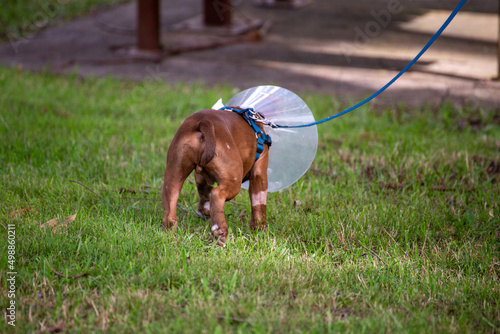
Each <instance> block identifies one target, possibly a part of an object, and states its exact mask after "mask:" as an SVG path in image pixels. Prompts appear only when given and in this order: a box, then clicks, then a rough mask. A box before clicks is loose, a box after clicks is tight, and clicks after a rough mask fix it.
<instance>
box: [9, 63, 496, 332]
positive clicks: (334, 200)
mask: <svg viewBox="0 0 500 334" xmlns="http://www.w3.org/2000/svg"><path fill="white" fill-rule="evenodd" d="M0 86H1V87H2V99H0V136H1V138H0V139H1V140H0V173H1V188H0V197H1V201H2V205H1V206H0V222H1V226H0V230H1V236H0V238H1V240H3V241H6V240H7V226H8V224H13V225H14V226H15V231H16V239H15V240H16V256H15V264H14V265H15V270H16V271H17V276H16V279H17V280H16V296H15V301H16V305H17V310H16V311H17V319H16V327H15V329H16V330H17V332H19V333H24V332H35V331H39V330H47V329H50V330H54V329H55V328H56V327H58V326H59V327H60V328H64V329H65V330H66V331H68V332H71V333H79V332H80V333H89V332H99V331H107V332H120V333H121V332H127V333H136V332H146V333H148V332H155V333H156V332H185V333H193V332H207V333H246V332H258V333H292V332H308V333H315V332H350V333H359V332H371V333H375V332H376V333H378V332H403V333H404V332H407V333H421V332H452V333H453V332H486V333H493V332H498V331H499V330H500V292H499V286H500V285H499V274H500V252H499V250H500V229H499V228H500V210H499V196H500V194H499V183H498V182H499V181H500V167H499V164H500V161H499V151H500V130H499V116H498V111H490V110H482V109H480V110H476V109H470V108H467V107H460V108H456V107H453V106H451V105H443V106H440V107H439V108H421V109H408V108H405V107H404V106H400V107H398V108H392V109H373V110H372V109H369V108H368V107H367V108H361V109H359V110H356V111H354V112H352V113H350V114H348V115H346V116H343V117H341V118H339V119H337V120H335V121H332V122H329V123H327V124H323V125H320V126H319V128H318V130H319V149H318V153H317V157H316V160H315V161H314V163H313V166H312V168H313V171H310V172H308V173H306V175H305V176H304V177H303V178H302V179H301V180H300V181H298V182H297V183H296V184H294V185H293V186H292V187H290V188H288V189H286V190H283V191H281V192H278V193H272V194H270V195H269V196H268V197H269V198H268V224H269V230H268V232H267V233H254V232H252V231H250V229H249V227H248V225H249V220H250V219H249V212H250V201H249V198H248V195H247V193H246V191H242V192H241V193H240V195H239V196H238V197H237V198H236V199H235V200H233V201H232V202H230V203H227V204H226V216H227V219H228V221H229V225H230V237H229V239H228V244H227V247H225V248H218V247H215V245H214V244H212V243H210V242H209V226H208V222H206V221H202V220H200V219H198V218H196V217H195V215H194V210H195V207H196V190H195V187H194V185H193V184H191V183H189V182H187V183H186V184H185V186H184V188H183V191H182V194H181V198H180V201H179V216H180V223H179V229H178V231H177V232H176V233H175V234H172V233H170V232H165V231H163V230H162V229H161V227H160V221H161V218H162V208H161V201H160V198H161V197H160V194H159V193H158V192H157V188H158V187H160V186H161V184H162V175H163V170H164V167H165V159H166V153H167V148H168V144H169V142H170V141H171V139H172V137H173V135H174V133H175V131H176V129H177V127H178V126H179V124H180V122H181V121H182V120H183V119H184V118H185V117H186V116H188V115H189V114H191V113H192V112H194V111H197V110H199V109H202V108H206V107H207V106H211V105H212V104H213V103H214V102H215V101H216V100H217V99H218V98H219V97H222V98H223V99H224V100H228V98H230V97H231V96H232V95H233V94H234V93H235V91H233V90H232V89H231V88H229V87H212V88H210V89H209V88H207V87H203V86H201V85H191V86H190V85H174V86H171V85H168V84H165V83H158V82H145V83H132V82H122V81H118V80H114V79H111V78H104V79H85V80H82V79H80V78H79V77H78V76H66V77H58V76H53V75H51V74H46V73H42V74H33V73H28V72H22V71H18V70H15V69H5V68H0ZM300 95H301V96H302V97H303V98H304V100H305V101H306V102H307V103H308V104H309V106H310V107H311V109H312V110H313V112H314V114H315V116H316V118H318V119H319V118H322V117H325V116H327V115H330V114H333V113H334V112H335V111H338V110H339V109H341V108H342V107H343V105H340V104H339V102H338V101H337V100H336V99H333V100H332V98H331V97H328V96H324V95H312V94H300ZM191 179H192V177H191ZM71 180H73V181H78V182H80V183H81V184H84V185H85V186H86V187H88V188H89V189H90V190H89V189H87V188H85V187H83V186H82V185H80V184H79V183H75V182H71ZM145 186H148V187H151V188H145ZM120 188H126V189H135V190H136V191H137V192H136V193H132V192H124V193H121V194H120V193H119V189H120ZM139 190H148V191H149V193H144V192H139ZM299 201H300V203H299ZM23 208H25V209H27V208H33V209H35V210H36V211H31V212H28V211H27V210H26V211H24V212H21V213H17V214H16V213H14V212H15V211H16V210H19V209H23ZM75 213H77V217H76V220H75V221H73V222H71V223H67V224H66V225H64V226H60V227H59V228H55V229H51V228H50V227H45V228H43V229H41V228H40V225H41V224H43V223H45V222H47V221H49V220H51V219H54V218H64V217H68V216H71V215H73V214H75ZM2 248H3V249H4V250H7V243H6V242H2ZM0 254H1V261H0V279H1V286H2V290H1V291H2V293H1V294H0V306H1V307H2V308H3V309H5V307H6V306H7V305H8V304H7V303H8V302H9V298H8V296H7V290H8V285H7V278H8V277H9V276H8V274H7V272H8V271H11V270H9V269H8V265H9V263H8V258H7V253H6V251H2V252H1V253H0ZM56 272H58V273H60V274H62V276H61V275H58V274H57V273H56ZM83 274H88V275H85V276H83V277H74V276H75V275H83ZM4 320H5V318H4ZM4 320H2V322H0V331H1V332H5V331H9V330H12V328H11V327H10V326H8V325H7V324H6V322H5V321H4Z"/></svg>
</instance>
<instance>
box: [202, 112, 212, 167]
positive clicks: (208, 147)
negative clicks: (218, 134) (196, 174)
mask: <svg viewBox="0 0 500 334" xmlns="http://www.w3.org/2000/svg"><path fill="white" fill-rule="evenodd" d="M198 129H199V131H200V132H201V140H202V141H203V146H204V147H203V154H202V155H201V160H200V166H205V165H206V164H208V163H209V162H210V161H212V159H213V158H214V156H215V132H214V125H213V124H212V122H210V120H208V119H204V120H202V121H200V123H199V124H198Z"/></svg>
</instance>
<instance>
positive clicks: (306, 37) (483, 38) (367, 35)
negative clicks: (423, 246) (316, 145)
mask: <svg viewBox="0 0 500 334" xmlns="http://www.w3.org/2000/svg"><path fill="white" fill-rule="evenodd" d="M458 2H459V1H458V0H453V1H452V0H441V1H432V0H413V1H410V0H389V1H383V0H355V1H352V0H337V1H332V0H314V1H313V2H312V4H310V5H308V6H306V7H304V8H301V9H296V10H285V9H266V8H261V7H256V6H254V5H253V4H252V2H251V1H242V0H233V5H234V8H233V9H232V10H233V14H234V16H233V17H236V18H237V19H238V20H239V21H241V20H242V21H243V22H245V20H249V22H250V21H251V20H252V19H259V20H261V21H262V22H263V23H265V25H264V28H265V29H267V32H266V34H265V36H264V38H263V39H261V40H260V41H256V40H255V38H253V37H255V36H254V35H250V36H247V37H248V38H247V39H245V41H241V40H239V38H237V37H235V36H232V35H228V34H224V31H213V30H210V31H190V30H189V29H185V28H182V27H183V25H182V22H185V20H187V19H190V18H192V17H195V16H197V15H199V14H200V13H201V11H202V9H201V4H202V1H201V0H168V1H167V0H165V1H163V2H162V13H161V20H162V21H161V25H162V43H163V45H164V46H165V49H166V50H167V51H168V52H167V53H169V54H167V55H165V56H164V57H163V58H162V59H161V61H160V62H151V61H138V60H133V59H130V57H127V56H125V55H123V54H121V53H120V52H119V50H120V49H122V48H123V47H124V46H130V45H134V44H135V15H136V14H135V3H128V4H123V5H118V6H116V7H113V8H111V9H109V10H106V11H101V12H97V13H93V14H91V15H89V16H86V17H82V18H79V19H76V20H74V21H72V22H69V23H67V24H61V25H57V26H55V27H52V28H48V29H45V30H44V31H42V32H40V33H39V34H37V35H36V36H22V38H21V39H19V40H17V41H11V42H10V43H5V44H3V45H1V46H0V63H3V64H7V65H9V66H21V67H22V68H25V69H33V70H39V69H44V68H49V69H50V70H52V71H54V72H57V73H72V72H74V71H78V73H80V74H81V75H82V76H89V75H93V76H104V75H108V74H110V75H113V76H116V77H120V78H130V79H134V80H144V79H148V78H149V79H152V80H160V79H161V80H164V81H166V82H171V83H174V82H202V83H205V84H207V85H209V86H212V85H214V84H229V85H232V86H235V87H237V88H240V89H245V88H249V87H252V86H256V85H262V84H276V85H280V86H283V87H285V88H288V89H291V90H293V91H295V92H304V91H312V92H323V93H328V94H331V95H332V96H335V97H340V98H341V99H344V100H351V101H357V100H358V99H360V98H362V97H366V96H367V95H369V94H370V93H372V92H374V91H375V90H377V89H378V88H380V87H382V86H383V85H384V84H385V83H386V82H387V81H389V80H390V79H391V78H392V77H393V76H394V75H395V74H396V73H397V72H398V71H399V70H400V69H402V68H403V67H404V66H405V65H406V64H407V63H408V62H409V61H410V60H411V59H412V58H413V57H414V56H415V55H416V54H417V53H418V52H419V51H420V49H421V48H422V47H423V46H424V45H425V43H426V42H427V41H428V40H429V38H430V37H431V35H432V34H433V33H434V32H435V31H436V30H437V29H438V28H439V26H440V25H441V24H442V23H443V22H444V20H445V19H446V17H447V16H448V15H449V13H450V12H451V11H452V10H453V8H454V7H455V5H456V4H457V3H458ZM497 13H498V1H497V0H469V3H468V4H467V5H466V7H465V8H464V11H463V12H461V13H459V15H458V16H457V18H456V20H455V21H454V22H452V24H451V25H450V26H449V28H448V29H447V30H446V31H445V34H444V35H443V36H442V37H441V38H440V39H438V41H437V42H436V43H435V44H434V45H433V46H432V48H431V49H430V50H429V52H427V53H426V54H425V55H424V56H423V57H422V58H421V60H420V61H419V62H418V63H417V64H416V65H415V66H414V67H413V68H412V70H411V71H410V72H408V73H407V74H405V75H404V76H403V77H402V78H401V79H399V80H398V81H397V82H396V83H395V84H394V85H393V86H392V87H391V88H389V89H388V90H387V91H386V92H385V93H383V95H382V96H380V97H378V98H377V99H376V100H375V101H374V103H375V104H378V105H394V104H399V103H405V104H407V105H410V106H423V105H425V104H436V103H439V102H441V101H446V100H449V101H452V102H454V103H456V104H457V105H463V104H470V105H472V106H473V107H478V106H485V107H489V108H492V107H493V108H495V109H496V110H499V111H500V83H499V82H496V81H492V80H491V78H493V77H495V76H496V75H497V58H496V54H497V44H496V43H497V40H498V14H497ZM37 15H38V16H37ZM37 19H39V13H34V16H33V21H34V22H33V24H35V23H36V20H37ZM216 45H219V47H214V46H216ZM183 51H186V52H183ZM187 51H189V52H187ZM208 103H212V101H208Z"/></svg>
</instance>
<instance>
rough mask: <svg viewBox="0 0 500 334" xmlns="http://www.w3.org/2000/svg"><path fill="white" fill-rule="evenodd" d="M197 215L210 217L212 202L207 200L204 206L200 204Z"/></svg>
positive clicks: (205, 217) (204, 217)
mask: <svg viewBox="0 0 500 334" xmlns="http://www.w3.org/2000/svg"><path fill="white" fill-rule="evenodd" d="M196 216H198V217H199V218H203V219H207V218H210V202H206V203H205V205H204V206H201V205H198V211H196Z"/></svg>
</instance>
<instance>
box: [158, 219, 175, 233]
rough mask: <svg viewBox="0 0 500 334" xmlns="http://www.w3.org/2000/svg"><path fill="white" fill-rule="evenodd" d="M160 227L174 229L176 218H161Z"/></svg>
mask: <svg viewBox="0 0 500 334" xmlns="http://www.w3.org/2000/svg"><path fill="white" fill-rule="evenodd" d="M161 227H163V229H164V230H174V231H175V230H176V229H177V220H175V219H170V218H169V219H163V220H162V222H161Z"/></svg>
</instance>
